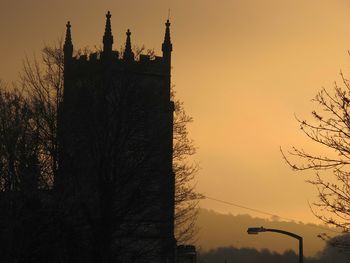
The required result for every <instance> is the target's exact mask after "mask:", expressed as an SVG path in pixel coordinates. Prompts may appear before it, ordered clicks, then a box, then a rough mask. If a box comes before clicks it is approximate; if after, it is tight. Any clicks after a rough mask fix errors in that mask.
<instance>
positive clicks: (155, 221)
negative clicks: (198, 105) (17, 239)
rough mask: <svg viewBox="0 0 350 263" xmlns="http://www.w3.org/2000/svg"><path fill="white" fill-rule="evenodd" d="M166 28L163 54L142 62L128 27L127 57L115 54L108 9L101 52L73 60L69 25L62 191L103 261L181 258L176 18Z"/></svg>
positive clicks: (62, 112) (58, 180)
mask: <svg viewBox="0 0 350 263" xmlns="http://www.w3.org/2000/svg"><path fill="white" fill-rule="evenodd" d="M165 26H166V28H165V36H164V41H163V44H162V52H163V56H162V57H158V56H154V57H150V56H148V55H143V54H141V55H139V58H138V59H136V58H135V54H134V52H133V50H132V45H131V32H130V30H129V29H128V30H127V32H126V42H125V48H124V50H123V52H120V53H119V52H117V51H114V50H113V43H114V39H113V35H112V26H111V13H110V12H109V11H108V13H107V14H106V26H105V32H104V36H103V50H102V51H100V52H93V53H90V54H80V55H76V56H75V55H73V41H72V33H71V24H70V22H68V23H67V25H66V38H65V43H64V92H63V101H62V103H61V106H60V111H59V123H58V134H59V145H60V154H59V155H60V156H59V160H60V161H59V163H60V169H59V173H58V175H57V177H56V178H55V184H56V189H58V190H57V191H59V192H61V193H67V196H74V198H73V197H72V198H71V199H72V200H74V201H73V202H78V203H79V204H81V206H82V207H83V212H82V214H84V215H85V216H86V217H87V218H89V220H87V221H89V222H92V223H87V225H88V226H87V227H84V229H85V230H82V231H86V229H92V232H94V233H95V236H96V237H95V239H96V240H97V241H98V242H97V243H98V246H101V249H102V251H103V252H100V254H103V255H100V256H110V257H114V256H115V255H117V256H119V257H121V258H123V259H124V260H126V261H125V262H127V260H128V258H132V257H134V256H135V255H137V254H140V255H142V256H140V258H143V259H142V260H139V261H137V262H149V261H151V260H153V261H154V262H174V261H175V248H176V241H175V238H174V207H175V198H174V195H175V175H174V173H173V170H172V158H173V111H174V104H173V102H172V101H171V97H170V85H171V53H172V43H171V38H170V22H169V20H167V21H166V24H165ZM68 199H69V198H68ZM66 202H70V201H66ZM96 233H97V234H96ZM106 247H107V248H106ZM125 247H127V249H125ZM123 249H124V250H123ZM121 254H122V255H121ZM153 261H152V262H153ZM130 262H131V261H130Z"/></svg>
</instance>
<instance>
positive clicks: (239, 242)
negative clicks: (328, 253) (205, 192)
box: [196, 209, 335, 256]
mask: <svg viewBox="0 0 350 263" xmlns="http://www.w3.org/2000/svg"><path fill="white" fill-rule="evenodd" d="M197 226H198V227H199V233H198V240H197V242H196V245H197V246H198V248H199V249H201V250H202V251H208V250H210V249H215V248H218V247H230V246H234V247H236V248H249V247H250V248H255V249H258V250H261V249H264V248H267V249H269V250H271V251H276V252H279V253H283V252H285V251H286V250H294V251H297V249H298V241H297V240H296V239H293V238H291V237H288V236H284V235H280V234H276V233H268V232H266V233H261V234H258V235H248V234H247V228H248V227H255V226H256V227H260V226H264V227H266V228H277V229H283V230H286V231H290V232H293V233H296V234H298V235H301V236H303V238H304V254H305V256H315V255H316V254H317V253H318V252H319V251H321V250H322V249H323V248H324V247H325V245H326V244H325V242H324V241H323V240H321V239H320V238H319V237H317V236H318V235H319V234H320V233H327V234H328V235H330V236H334V235H335V233H333V232H331V231H329V230H331V229H330V228H328V227H326V226H321V225H315V224H303V223H301V222H285V221H278V220H268V219H262V218H254V217H251V216H250V215H232V214H220V213H217V212H215V211H212V210H206V209H200V211H199V217H198V221H197ZM320 228H322V229H320ZM332 230H334V229H332Z"/></svg>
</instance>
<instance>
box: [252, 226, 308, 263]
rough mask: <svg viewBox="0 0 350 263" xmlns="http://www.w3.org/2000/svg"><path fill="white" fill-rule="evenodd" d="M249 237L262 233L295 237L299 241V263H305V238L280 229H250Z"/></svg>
mask: <svg viewBox="0 0 350 263" xmlns="http://www.w3.org/2000/svg"><path fill="white" fill-rule="evenodd" d="M247 232H248V234H249V235H257V234H258V233H260V232H275V233H280V234H283V235H287V236H290V237H294V238H295V239H298V240H299V263H303V260H304V256H303V238H302V237H301V236H298V235H296V234H294V233H291V232H287V231H284V230H279V229H272V228H263V227H250V228H248V230H247Z"/></svg>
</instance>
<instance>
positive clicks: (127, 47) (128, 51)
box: [123, 29, 134, 60]
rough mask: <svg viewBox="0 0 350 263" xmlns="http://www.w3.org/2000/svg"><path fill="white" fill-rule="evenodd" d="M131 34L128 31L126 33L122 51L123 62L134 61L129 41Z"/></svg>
mask: <svg viewBox="0 0 350 263" xmlns="http://www.w3.org/2000/svg"><path fill="white" fill-rule="evenodd" d="M130 35H131V32H130V30H129V29H128V31H126V42H125V51H124V56H123V58H124V60H134V53H133V52H132V49H131V39H130Z"/></svg>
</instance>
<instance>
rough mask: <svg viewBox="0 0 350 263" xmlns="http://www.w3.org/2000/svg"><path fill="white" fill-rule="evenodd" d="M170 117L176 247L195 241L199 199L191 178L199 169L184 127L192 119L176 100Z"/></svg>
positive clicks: (186, 128)
mask: <svg viewBox="0 0 350 263" xmlns="http://www.w3.org/2000/svg"><path fill="white" fill-rule="evenodd" d="M172 98H173V99H174V101H175V114H174V146H173V169H174V173H175V175H176V177H175V185H176V187H175V204H176V206H175V231H176V232H175V235H176V239H177V241H178V243H180V244H181V243H182V244H183V243H186V242H193V241H194V240H195V238H196V232H197V228H196V225H195V223H196V219H197V215H198V202H199V200H200V199H202V198H203V195H202V194H200V193H198V192H196V189H195V181H194V180H195V176H196V174H197V173H198V170H199V165H198V163H196V162H195V161H194V160H193V159H191V158H192V157H193V155H194V154H195V153H196V147H195V145H194V142H193V140H191V139H189V134H188V125H189V124H190V123H192V121H193V119H192V117H191V116H189V115H187V114H186V112H185V109H184V104H183V102H182V101H180V100H178V99H176V97H175V92H174V91H173V92H172Z"/></svg>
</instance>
